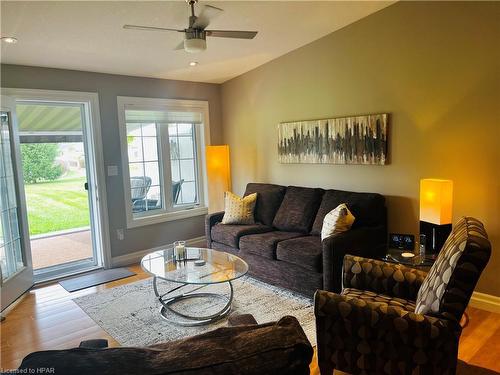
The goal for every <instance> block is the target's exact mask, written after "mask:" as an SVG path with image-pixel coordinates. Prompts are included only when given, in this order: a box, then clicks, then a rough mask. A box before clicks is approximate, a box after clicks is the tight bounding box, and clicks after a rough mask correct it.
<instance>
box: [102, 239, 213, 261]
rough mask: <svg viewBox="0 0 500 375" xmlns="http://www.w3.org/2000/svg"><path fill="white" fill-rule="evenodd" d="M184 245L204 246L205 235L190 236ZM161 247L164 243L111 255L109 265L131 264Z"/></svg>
mask: <svg viewBox="0 0 500 375" xmlns="http://www.w3.org/2000/svg"><path fill="white" fill-rule="evenodd" d="M186 245H187V246H199V247H206V240H205V236H200V237H195V238H191V239H189V240H186ZM163 248H165V245H163V246H158V247H154V248H151V249H145V250H139V251H135V252H133V253H130V254H126V255H120V256H117V257H113V258H111V265H112V266H113V267H123V266H129V265H131V264H135V263H139V262H140V260H141V259H142V257H143V256H144V255H146V254H149V253H152V252H153V251H158V250H161V249H163Z"/></svg>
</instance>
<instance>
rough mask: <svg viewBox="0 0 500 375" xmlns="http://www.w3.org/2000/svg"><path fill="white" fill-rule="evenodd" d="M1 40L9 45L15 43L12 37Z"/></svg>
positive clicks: (4, 37) (15, 40)
mask: <svg viewBox="0 0 500 375" xmlns="http://www.w3.org/2000/svg"><path fill="white" fill-rule="evenodd" d="M1 39H2V41H3V42H5V43H9V44H15V43H17V39H16V38H14V37H12V36H3V37H2V38H1Z"/></svg>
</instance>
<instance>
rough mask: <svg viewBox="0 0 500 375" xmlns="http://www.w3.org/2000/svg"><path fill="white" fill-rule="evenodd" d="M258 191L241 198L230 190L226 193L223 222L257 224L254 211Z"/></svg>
mask: <svg viewBox="0 0 500 375" xmlns="http://www.w3.org/2000/svg"><path fill="white" fill-rule="evenodd" d="M256 202H257V193H253V194H250V195H247V196H246V197H243V198H240V197H238V196H237V195H236V194H233V193H231V192H229V191H226V192H225V193H224V217H223V218H222V224H255V219H254V216H253V211H254V209H255V203H256Z"/></svg>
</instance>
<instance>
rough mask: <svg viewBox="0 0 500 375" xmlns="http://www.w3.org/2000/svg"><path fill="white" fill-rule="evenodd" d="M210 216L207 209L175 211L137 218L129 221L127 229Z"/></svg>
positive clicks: (197, 208)
mask: <svg viewBox="0 0 500 375" xmlns="http://www.w3.org/2000/svg"><path fill="white" fill-rule="evenodd" d="M206 214H208V208H207V207H196V208H192V209H187V210H180V211H173V212H163V213H161V214H158V215H151V216H145V217H137V218H133V219H131V220H130V219H129V220H127V228H138V227H143V226H145V225H152V224H159V223H164V222H167V221H175V220H181V219H187V218H190V217H194V216H201V215H206Z"/></svg>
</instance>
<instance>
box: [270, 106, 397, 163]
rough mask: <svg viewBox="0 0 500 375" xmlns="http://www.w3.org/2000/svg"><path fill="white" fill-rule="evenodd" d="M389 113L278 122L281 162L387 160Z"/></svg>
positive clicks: (365, 161)
mask: <svg viewBox="0 0 500 375" xmlns="http://www.w3.org/2000/svg"><path fill="white" fill-rule="evenodd" d="M388 117H389V115H388V114H387V113H382V114H374V115H365V116H351V117H339V118H331V119H325V120H309V121H297V122H283V123H280V124H279V125H278V160H279V162H280V163H321V164H376V165H384V164H386V162H387V122H388Z"/></svg>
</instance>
